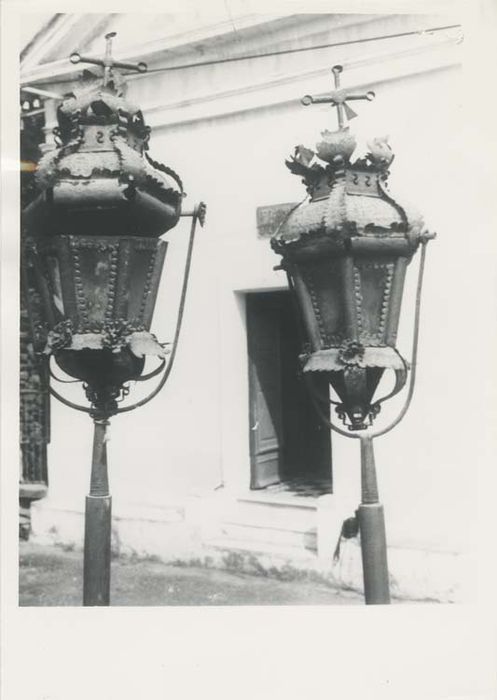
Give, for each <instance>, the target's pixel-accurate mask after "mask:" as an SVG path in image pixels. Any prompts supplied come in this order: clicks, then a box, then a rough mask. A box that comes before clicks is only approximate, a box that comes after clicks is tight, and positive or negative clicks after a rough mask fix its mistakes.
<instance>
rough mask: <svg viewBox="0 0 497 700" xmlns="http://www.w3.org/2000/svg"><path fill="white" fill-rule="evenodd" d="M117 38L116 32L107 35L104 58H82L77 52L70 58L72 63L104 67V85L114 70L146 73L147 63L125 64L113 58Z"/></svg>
mask: <svg viewBox="0 0 497 700" xmlns="http://www.w3.org/2000/svg"><path fill="white" fill-rule="evenodd" d="M115 36H116V32H109V33H108V34H106V35H105V42H106V44H105V56H104V58H93V57H92V56H81V54H79V53H78V52H77V51H75V52H74V53H72V54H71V55H70V56H69V60H70V61H71V63H92V64H93V65H95V66H103V69H104V85H107V83H108V82H109V78H110V74H111V70H112V68H125V69H127V70H136V71H138V72H139V73H145V72H146V70H147V64H146V63H124V62H123V61H115V60H114V59H113V58H112V39H113V38H114V37H115Z"/></svg>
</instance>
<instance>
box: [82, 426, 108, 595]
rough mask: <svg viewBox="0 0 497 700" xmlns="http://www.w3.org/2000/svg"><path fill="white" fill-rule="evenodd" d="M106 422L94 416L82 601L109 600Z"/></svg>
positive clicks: (86, 513) (87, 498) (87, 499)
mask: <svg viewBox="0 0 497 700" xmlns="http://www.w3.org/2000/svg"><path fill="white" fill-rule="evenodd" d="M107 425H108V422H107V421H105V420H95V429H94V437H93V458H92V466H91V479H90V493H89V495H88V496H87V497H86V508H85V546H84V568H83V605H109V603H110V542H111V513H112V499H111V496H110V495H109V480H108V475H107V446H106V429H107Z"/></svg>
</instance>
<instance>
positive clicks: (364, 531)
mask: <svg viewBox="0 0 497 700" xmlns="http://www.w3.org/2000/svg"><path fill="white" fill-rule="evenodd" d="M361 491H362V502H361V505H360V506H359V508H358V513H357V515H358V522H359V532H360V536H361V554H362V569H363V577H364V597H365V600H366V605H379V604H388V603H390V588H389V580H388V561H387V540H386V532H385V517H384V514H383V506H382V505H381V503H379V501H378V484H377V480H376V466H375V461H374V451H373V441H372V438H370V437H362V438H361Z"/></svg>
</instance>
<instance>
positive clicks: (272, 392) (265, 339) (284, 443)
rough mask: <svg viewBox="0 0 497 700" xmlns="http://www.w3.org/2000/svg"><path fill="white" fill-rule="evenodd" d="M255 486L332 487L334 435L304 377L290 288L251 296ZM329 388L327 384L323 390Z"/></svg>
mask: <svg viewBox="0 0 497 700" xmlns="http://www.w3.org/2000/svg"><path fill="white" fill-rule="evenodd" d="M247 336H248V355H249V389H250V390H249V397H250V458H251V488H252V489H261V488H266V487H269V486H271V485H274V484H286V485H287V488H288V489H289V490H296V491H299V490H301V491H302V492H304V491H307V492H308V491H309V489H311V491H312V487H313V484H315V485H316V486H317V485H321V486H323V485H324V486H323V490H325V491H327V492H330V491H331V476H332V469H331V438H330V431H329V429H328V428H326V427H325V426H323V424H322V423H321V421H320V419H319V418H318V416H317V414H316V412H315V410H314V407H313V406H312V403H311V401H310V398H309V396H308V393H307V390H306V387H305V385H304V382H303V380H302V378H301V373H300V364H299V359H298V356H299V353H300V352H301V341H300V337H299V329H298V325H297V318H296V311H295V308H294V305H293V303H292V299H291V296H290V293H289V292H286V291H283V292H263V293H253V294H248V295H247ZM324 390H325V387H323V391H324Z"/></svg>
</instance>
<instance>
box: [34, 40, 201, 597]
mask: <svg viewBox="0 0 497 700" xmlns="http://www.w3.org/2000/svg"><path fill="white" fill-rule="evenodd" d="M114 36H115V34H114V33H112V34H108V35H106V42H107V45H106V53H105V58H104V59H103V60H100V59H96V58H91V57H82V56H80V55H79V54H72V56H71V61H72V62H73V63H79V62H85V63H90V64H93V65H96V66H99V69H97V70H98V74H96V73H93V72H90V71H88V70H85V71H84V72H83V75H82V78H81V80H80V81H79V83H78V86H77V87H74V88H73V90H72V92H71V93H69V94H67V95H66V96H65V97H64V99H63V100H62V103H61V104H60V106H59V108H58V113H57V118H58V127H57V128H56V130H55V135H56V138H57V142H58V144H57V148H56V149H55V150H54V151H51V152H49V153H47V154H45V155H44V156H43V157H42V158H41V160H40V162H39V163H38V167H37V172H36V178H37V184H38V189H39V191H40V193H39V195H38V196H37V198H36V199H35V200H34V201H33V202H32V203H31V204H30V205H29V206H28V207H27V208H26V209H25V211H24V212H23V227H24V229H25V230H26V233H27V237H26V239H27V245H26V250H25V251H24V259H25V266H24V271H23V272H24V275H23V277H24V283H25V285H26V286H27V288H28V290H29V294H32V295H35V296H36V297H37V300H38V302H39V303H37V304H32V305H31V309H30V311H31V327H32V334H33V340H34V344H35V347H36V348H37V350H38V352H39V353H40V354H41V355H44V356H48V357H49V358H50V357H53V358H54V360H55V362H56V363H57V365H58V366H59V367H60V368H61V369H62V370H63V371H64V372H65V373H66V374H68V375H70V376H71V377H73V378H74V379H75V380H77V381H80V382H82V385H83V388H84V390H85V392H86V396H87V399H88V401H89V402H90V406H89V407H87V406H80V405H77V404H75V403H73V402H71V401H68V400H67V399H66V398H64V397H63V396H61V395H60V394H59V393H58V392H56V391H55V389H54V388H53V387H51V393H52V394H53V395H54V396H56V397H57V398H58V399H60V400H61V401H63V402H64V403H65V404H66V405H69V406H70V407H72V408H75V409H77V410H80V411H85V412H87V413H89V414H90V415H91V417H92V418H93V420H94V424H95V434H94V446H93V462H92V476H91V485H90V494H89V496H88V497H87V500H86V516H85V570H84V579H85V580H84V604H85V605H107V604H108V603H109V586H110V523H111V513H110V503H111V502H110V495H109V489H108V479H107V456H106V427H107V425H108V421H109V418H110V417H111V416H113V415H116V414H118V413H122V412H124V411H130V410H132V409H134V408H137V407H138V406H141V405H143V404H144V403H146V402H147V401H149V400H150V399H151V398H153V396H155V395H156V394H157V393H158V391H160V389H162V387H163V386H164V384H165V382H166V380H167V377H168V376H169V373H170V371H171V369H172V364H173V361H174V357H175V354H176V349H177V344H178V338H179V332H180V328H181V321H182V315H183V309H184V303H185V297H186V291H187V284H188V276H189V271H190V262H191V256H192V249H193V242H194V235H195V227H196V223H197V221H200V223H201V224H202V225H203V223H204V218H205V205H204V204H202V203H201V204H199V205H198V206H196V207H195V208H194V210H193V212H190V213H182V211H181V205H182V200H183V197H184V192H183V185H182V182H181V180H180V178H179V176H178V175H177V174H176V173H175V172H174V171H173V170H171V169H170V168H169V167H167V166H164V165H161V164H160V163H157V162H155V161H154V160H152V159H151V158H150V157H149V156H148V154H147V150H148V141H149V137H150V128H149V127H147V126H146V125H145V123H144V120H143V115H142V113H141V111H140V109H139V108H138V107H137V106H135V105H133V104H132V103H131V102H130V101H129V100H128V99H127V98H126V90H125V83H124V79H123V76H122V74H121V73H120V72H119V69H126V70H134V71H139V72H144V71H146V65H145V64H143V63H141V64H138V65H134V64H128V63H122V62H118V61H115V60H114V59H113V58H112V55H111V42H112V38H113V37H114ZM102 68H103V71H102ZM102 73H103V75H102ZM180 216H191V217H192V226H191V232H190V240H189V246H188V252H187V258H186V264H185V271H184V277H183V286H182V293H181V298H180V305H179V311H178V318H177V322H176V330H175V335H174V340H173V343H172V347H171V349H170V353H166V350H165V345H164V344H161V343H160V342H159V341H158V340H157V339H156V337H155V336H154V335H153V334H152V333H151V332H150V326H151V322H152V316H153V311H154V305H155V300H156V297H157V292H158V288H159V282H160V279H161V273H162V268H163V265H164V259H165V255H166V251H167V245H168V244H167V243H166V242H165V241H162V240H161V239H160V236H161V235H162V234H164V233H165V232H167V231H169V230H170V229H172V228H173V227H174V226H176V224H177V223H178V220H179V218H180ZM29 294H28V296H29ZM40 308H41V309H42V313H39V312H38V309H40ZM147 356H152V357H156V358H158V361H159V365H158V367H157V368H156V369H155V370H153V371H152V372H150V373H148V374H146V375H145V374H144V368H145V359H146V357H147ZM161 372H162V377H161V379H160V381H159V383H158V385H157V386H156V387H155V389H154V390H153V391H152V392H151V393H150V394H149V396H148V397H146V398H145V399H142V400H140V401H138V402H137V403H135V404H132V405H124V406H120V403H121V401H122V400H123V399H124V398H125V397H126V395H127V394H128V392H129V387H128V383H129V382H130V381H132V380H136V381H144V380H147V379H150V378H151V377H154V376H158V375H160V373H161ZM52 376H54V375H52Z"/></svg>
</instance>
